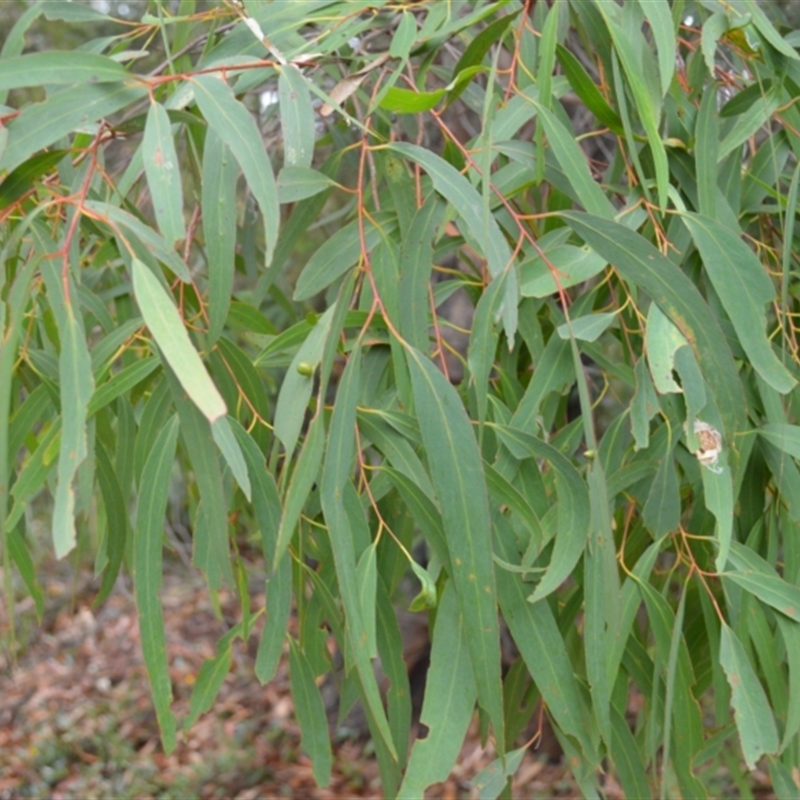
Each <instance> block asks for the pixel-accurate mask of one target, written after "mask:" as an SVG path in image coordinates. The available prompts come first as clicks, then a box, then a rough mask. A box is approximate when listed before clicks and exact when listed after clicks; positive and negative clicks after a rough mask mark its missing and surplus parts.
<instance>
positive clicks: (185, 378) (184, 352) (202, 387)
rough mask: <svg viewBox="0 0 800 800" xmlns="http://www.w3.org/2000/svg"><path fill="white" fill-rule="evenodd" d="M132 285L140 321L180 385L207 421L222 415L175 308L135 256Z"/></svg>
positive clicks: (223, 410) (218, 399) (219, 402)
mask: <svg viewBox="0 0 800 800" xmlns="http://www.w3.org/2000/svg"><path fill="white" fill-rule="evenodd" d="M133 288H134V291H135V292H136V299H137V301H138V303H139V308H140V310H141V312H142V316H143V317H144V321H145V322H146V323H147V327H148V328H149V329H150V332H151V333H152V334H153V338H154V339H155V340H156V344H158V347H159V350H160V351H161V353H162V354H163V356H164V358H165V359H166V361H167V363H168V364H169V365H170V367H172V369H173V370H174V372H175V374H176V375H177V376H178V380H179V381H180V382H181V386H183V388H184V389H185V390H186V393H187V394H188V395H189V397H191V399H192V401H193V402H194V403H195V404H196V405H197V407H198V408H199V409H200V410H201V411H202V412H203V414H204V415H205V416H206V418H207V419H208V420H209V422H214V420H216V419H218V418H219V417H222V416H224V415H225V414H226V413H227V409H226V407H225V401H224V400H223V399H222V396H221V395H220V393H219V391H218V390H217V387H216V386H214V383H213V382H212V380H211V378H210V377H209V376H208V372H206V368H205V366H203V362H202V361H201V360H200V356H199V355H198V353H197V350H195V349H194V345H192V343H191V341H190V339H189V334H188V333H187V332H186V328H185V327H184V324H183V320H181V317H180V314H179V313H178V309H177V308H176V307H175V305H174V304H173V302H172V300H171V298H170V297H168V296H167V293H166V292H165V291H164V289H163V288H162V287H161V284H160V283H159V282H158V280H157V279H156V277H155V275H153V273H152V272H151V271H150V270H149V269H148V268H147V267H146V266H145V265H144V264H142V262H141V261H139V260H138V259H134V260H133Z"/></svg>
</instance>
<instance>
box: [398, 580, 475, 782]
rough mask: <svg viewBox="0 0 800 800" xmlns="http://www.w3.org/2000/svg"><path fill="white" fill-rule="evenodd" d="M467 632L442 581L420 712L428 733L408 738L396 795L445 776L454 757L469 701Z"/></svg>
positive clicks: (471, 704) (467, 718)
mask: <svg viewBox="0 0 800 800" xmlns="http://www.w3.org/2000/svg"><path fill="white" fill-rule="evenodd" d="M469 638H470V637H469V633H468V631H467V628H466V627H465V626H464V624H463V621H462V619H461V615H460V612H459V604H458V601H457V598H456V590H455V588H454V587H453V585H452V583H448V585H447V586H446V587H445V590H444V593H443V595H442V600H441V602H440V603H439V609H438V611H437V613H436V627H435V628H434V631H433V649H432V651H431V665H430V667H429V669H428V677H427V680H426V682H425V700H424V701H423V705H422V716H421V717H420V721H421V722H422V724H423V725H425V726H427V728H428V735H427V736H426V737H425V738H424V739H417V741H416V742H414V746H413V747H412V749H411V757H410V758H409V761H408V769H407V770H406V774H405V777H404V778H403V783H402V785H401V786H400V792H399V794H398V796H399V797H422V796H423V795H424V793H425V789H427V788H428V787H429V786H430V785H431V784H434V783H438V782H439V781H443V780H445V779H446V778H447V776H448V775H449V774H450V770H451V769H452V768H453V764H454V763H455V761H456V758H457V757H458V753H459V751H460V750H461V745H462V742H463V740H464V736H465V735H466V733H467V727H468V726H469V722H470V719H471V718H472V712H473V709H474V707H475V695H476V690H475V678H474V676H473V672H472V666H471V657H470V648H469V645H468V641H469Z"/></svg>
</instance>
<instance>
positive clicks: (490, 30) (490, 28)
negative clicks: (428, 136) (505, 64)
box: [447, 3, 519, 105]
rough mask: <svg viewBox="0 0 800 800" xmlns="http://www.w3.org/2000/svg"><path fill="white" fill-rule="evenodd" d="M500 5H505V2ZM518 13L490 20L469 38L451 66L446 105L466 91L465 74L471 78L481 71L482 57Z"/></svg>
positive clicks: (467, 82)
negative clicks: (452, 66)
mask: <svg viewBox="0 0 800 800" xmlns="http://www.w3.org/2000/svg"><path fill="white" fill-rule="evenodd" d="M500 5H501V4H499V3H498V4H497V6H498V7H499V6H500ZM502 5H505V3H503V4H502ZM518 13H519V11H514V12H513V13H511V14H506V15H505V16H503V17H499V18H498V19H495V20H492V21H491V22H490V23H489V24H488V25H487V26H486V27H485V28H484V29H483V30H481V31H480V32H479V33H478V34H477V35H476V36H474V37H472V38H471V39H470V41H469V44H468V45H467V47H466V48H465V50H464V52H463V53H462V54H461V57H460V58H459V59H458V61H457V62H456V65H455V67H454V68H453V73H452V80H451V83H450V86H451V87H452V88H451V89H450V94H449V95H448V97H447V104H448V105H450V104H451V103H452V102H453V101H454V100H456V99H457V98H458V97H460V96H461V95H462V94H463V93H464V92H465V91H466V89H467V86H469V81H468V79H466V78H465V75H469V77H470V78H471V77H473V76H474V75H477V74H478V73H479V72H480V71H481V69H480V65H481V64H482V63H483V59H484V57H485V56H486V54H487V53H488V52H489V49H490V48H491V46H492V45H493V44H495V43H496V42H497V41H499V40H500V38H501V37H502V36H503V34H505V32H506V31H507V30H508V26H509V25H510V24H511V23H512V22H513V21H514V18H515V17H516V15H517V14H518Z"/></svg>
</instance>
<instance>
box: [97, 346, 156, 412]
mask: <svg viewBox="0 0 800 800" xmlns="http://www.w3.org/2000/svg"><path fill="white" fill-rule="evenodd" d="M160 364H161V360H160V359H158V358H141V359H139V360H138V361H134V362H133V364H131V365H130V366H127V367H125V368H124V369H121V370H120V371H119V372H118V373H117V374H116V375H114V376H112V378H111V379H110V380H108V381H106V382H105V383H104V384H102V385H101V386H98V387H97V389H96V391H95V393H94V394H93V395H92V399H91V402H90V403H89V407H88V409H87V415H88V416H90V417H91V416H93V415H94V414H96V413H97V412H98V411H99V410H100V409H101V408H105V407H106V406H107V405H108V404H109V403H113V402H114V400H116V399H117V398H118V397H121V396H122V395H124V394H126V393H127V392H129V391H130V390H131V389H133V388H134V386H137V385H138V384H140V383H141V382H142V381H143V380H144V379H145V378H146V377H147V376H148V375H150V374H151V373H152V372H153V371H154V370H155V369H156V367H158V366H160Z"/></svg>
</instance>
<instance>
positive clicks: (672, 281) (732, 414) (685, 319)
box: [562, 211, 746, 472]
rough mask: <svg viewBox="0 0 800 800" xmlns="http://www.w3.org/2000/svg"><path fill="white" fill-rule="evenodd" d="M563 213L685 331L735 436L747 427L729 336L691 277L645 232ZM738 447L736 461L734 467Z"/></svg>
mask: <svg viewBox="0 0 800 800" xmlns="http://www.w3.org/2000/svg"><path fill="white" fill-rule="evenodd" d="M562 216H563V217H564V218H565V219H566V220H567V222H568V224H569V225H570V227H572V228H573V229H574V230H575V231H576V232H577V233H578V234H580V235H581V236H582V237H583V238H584V239H585V240H586V242H587V243H588V244H589V245H590V246H591V247H592V248H593V249H594V250H596V251H597V252H598V253H600V254H602V255H603V257H604V258H607V259H608V261H609V263H611V264H614V266H615V268H616V269H617V270H618V271H619V272H620V274H621V275H622V276H623V277H624V278H625V279H626V280H629V281H631V282H632V283H634V284H636V285H638V286H640V287H641V288H642V289H644V290H645V291H646V292H647V293H648V294H649V295H650V297H651V298H652V299H653V300H654V301H655V302H656V303H658V305H659V306H660V308H661V310H662V311H663V312H664V313H665V314H666V315H667V316H668V317H669V318H670V319H671V320H672V322H673V323H674V324H675V325H676V326H677V327H678V329H679V330H680V331H681V333H682V334H683V335H684V336H685V337H686V339H687V341H688V342H689V346H690V347H691V348H692V351H693V352H694V354H695V356H696V358H697V360H698V363H699V364H700V369H701V370H702V371H703V376H704V377H705V379H706V383H707V384H708V386H709V388H710V389H711V391H712V392H713V395H714V398H715V400H716V403H717V407H718V408H719V412H720V415H721V416H722V420H723V423H724V425H725V432H726V438H728V439H730V440H731V441H732V440H733V435H734V433H735V432H736V431H739V430H743V429H744V428H745V424H744V409H745V407H746V406H745V400H744V396H743V393H742V387H741V382H740V381H739V377H738V371H737V369H736V365H735V363H734V361H733V356H732V354H731V353H730V350H729V349H728V347H727V344H726V343H725V336H724V334H723V333H722V331H721V330H720V329H719V326H718V325H717V324H716V322H715V321H714V318H713V315H712V314H711V312H710V310H709V308H708V306H707V305H706V304H705V302H704V301H703V299H702V297H701V295H700V293H699V291H698V290H697V288H696V287H695V285H694V284H693V283H692V282H691V280H690V279H689V278H688V277H687V276H686V274H685V273H683V272H682V271H681V270H679V269H678V268H677V267H676V266H675V265H674V264H673V263H672V262H671V261H670V260H669V259H668V258H666V256H663V255H662V254H661V253H659V252H658V250H656V248H655V247H653V246H652V245H651V244H650V243H649V242H648V241H647V240H646V239H645V238H644V237H642V236H640V235H639V234H637V233H635V232H634V231H631V230H630V229H628V228H626V227H625V226H623V225H618V224H617V223H615V222H610V221H608V220H603V219H600V218H597V217H590V216H589V215H586V214H578V213H577V212H574V211H570V212H564V213H563V214H562ZM737 463H738V460H737V456H736V451H735V450H732V467H733V468H734V472H735V471H736V465H737Z"/></svg>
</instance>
